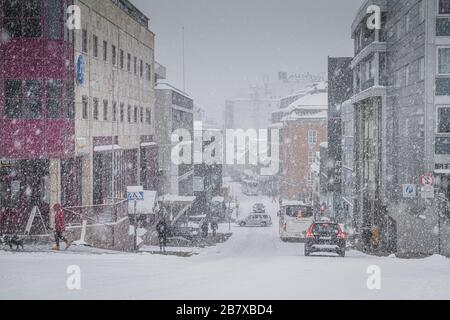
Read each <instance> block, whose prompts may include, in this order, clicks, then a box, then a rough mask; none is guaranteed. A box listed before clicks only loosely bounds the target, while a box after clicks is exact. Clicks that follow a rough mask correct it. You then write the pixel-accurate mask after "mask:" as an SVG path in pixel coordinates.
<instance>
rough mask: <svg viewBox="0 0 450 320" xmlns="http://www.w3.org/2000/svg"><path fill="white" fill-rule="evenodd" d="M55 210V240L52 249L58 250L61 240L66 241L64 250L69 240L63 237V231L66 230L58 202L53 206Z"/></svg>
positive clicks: (68, 245) (67, 246) (68, 244)
mask: <svg viewBox="0 0 450 320" xmlns="http://www.w3.org/2000/svg"><path fill="white" fill-rule="evenodd" d="M53 210H54V211H55V242H56V245H55V246H54V247H53V250H56V251H59V249H60V247H59V241H60V240H62V241H63V242H65V243H66V250H67V249H68V248H69V247H70V243H69V241H68V240H67V239H66V237H64V231H66V223H65V221H64V211H63V209H62V207H61V205H60V204H59V203H57V204H55V205H54V206H53Z"/></svg>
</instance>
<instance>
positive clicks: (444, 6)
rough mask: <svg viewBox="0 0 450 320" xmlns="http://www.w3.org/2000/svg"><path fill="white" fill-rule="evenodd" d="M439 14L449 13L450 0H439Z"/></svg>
mask: <svg viewBox="0 0 450 320" xmlns="http://www.w3.org/2000/svg"><path fill="white" fill-rule="evenodd" d="M438 13H439V14H450V0H439V12H438Z"/></svg>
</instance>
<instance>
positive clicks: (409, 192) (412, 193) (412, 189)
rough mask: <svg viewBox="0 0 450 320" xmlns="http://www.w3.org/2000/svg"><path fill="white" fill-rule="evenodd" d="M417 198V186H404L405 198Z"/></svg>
mask: <svg viewBox="0 0 450 320" xmlns="http://www.w3.org/2000/svg"><path fill="white" fill-rule="evenodd" d="M415 197H417V187H416V185H415V184H404V185H403V198H415Z"/></svg>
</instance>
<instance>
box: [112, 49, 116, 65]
mask: <svg viewBox="0 0 450 320" xmlns="http://www.w3.org/2000/svg"><path fill="white" fill-rule="evenodd" d="M116 55H117V53H116V46H115V45H113V46H112V64H113V65H114V66H115V65H116Z"/></svg>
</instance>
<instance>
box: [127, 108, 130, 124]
mask: <svg viewBox="0 0 450 320" xmlns="http://www.w3.org/2000/svg"><path fill="white" fill-rule="evenodd" d="M127 120H128V123H131V106H130V105H128V111H127Z"/></svg>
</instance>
